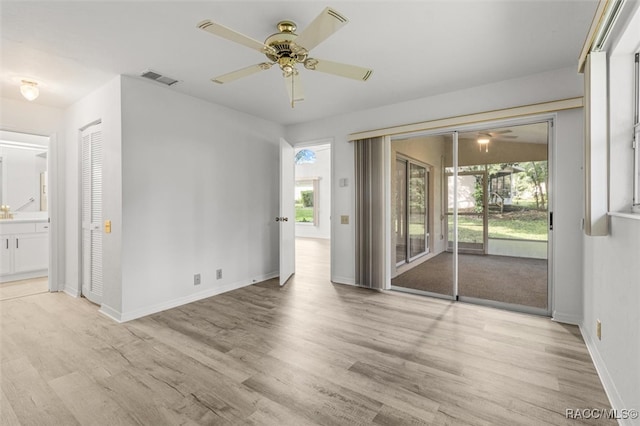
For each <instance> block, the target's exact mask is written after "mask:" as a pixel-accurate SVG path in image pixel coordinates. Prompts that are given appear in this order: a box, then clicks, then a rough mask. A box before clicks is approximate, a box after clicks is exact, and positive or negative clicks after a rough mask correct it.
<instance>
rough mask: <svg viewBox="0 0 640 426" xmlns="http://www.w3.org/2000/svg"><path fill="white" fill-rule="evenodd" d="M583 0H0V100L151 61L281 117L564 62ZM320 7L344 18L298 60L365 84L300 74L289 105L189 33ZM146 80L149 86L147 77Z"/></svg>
mask: <svg viewBox="0 0 640 426" xmlns="http://www.w3.org/2000/svg"><path fill="white" fill-rule="evenodd" d="M596 5H597V0H571V1H559V0H533V1H525V0H470V1H457V0H447V1H410V2H401V1H373V2H372V1H352V2H345V1H332V2H330V3H327V2H312V1H295V2H294V1H286V2H272V1H256V2H246V1H234V2H219V1H207V2H204V1H196V2H187V1H149V0H146V1H137V2H133V1H121V2H102V1H71V2H65V1H46V2H33V1H24V0H22V1H5V0H2V1H1V9H0V13H1V17H0V19H1V20H0V31H1V35H2V45H1V48H2V57H1V61H2V62H1V66H2V68H1V71H0V80H1V86H0V88H1V90H2V96H3V97H7V98H16V99H19V98H20V93H19V89H18V83H19V80H20V78H23V77H30V78H33V79H35V80H37V81H39V82H40V88H41V90H40V93H41V95H40V97H39V98H38V99H37V100H36V101H34V102H35V103H38V104H42V105H47V106H53V107H67V106H68V105H70V104H72V103H73V102H75V101H77V100H79V99H80V98H82V97H83V96H85V95H86V94H88V93H90V92H91V91H92V90H94V89H95V88H97V87H99V86H100V85H102V84H104V83H106V82H107V81H108V80H110V79H111V78H113V77H114V76H116V75H118V74H125V75H131V76H137V75H139V74H140V73H141V72H142V71H144V70H147V69H152V70H154V71H157V72H160V73H163V74H166V75H168V76H170V77H173V78H176V79H178V80H180V83H178V84H177V85H175V86H172V87H170V88H166V90H175V91H178V92H182V93H186V94H189V95H193V96H196V97H199V98H202V99H205V100H208V101H211V102H215V103H218V104H221V105H225V106H227V107H230V108H233V109H236V110H239V111H244V112H247V113H249V114H253V115H255V116H259V117H263V118H265V119H268V120H271V121H274V122H278V123H281V124H284V125H288V124H293V123H300V122H305V121H309V120H314V119H318V118H322V117H328V116H334V115H339V114H343V113H345V112H349V111H356V110H362V109H367V108H372V107H377V106H382V105H388V104H393V103H398V102H402V101H406V100H410V99H416V98H421V97H426V96H430V95H434V94H438V93H445V92H450V91H454V90H459V89H463V88H467V87H473V86H478V85H483V84H488V83H492V82H496V81H500V80H505V79H512V78H517V77H521V76H525V75H530V74H535V73H539V72H544V71H548V70H554V69H559V68H564V67H571V66H575V67H576V68H577V57H578V55H579V53H580V49H581V47H582V44H583V42H584V39H585V37H586V34H587V31H588V29H589V25H590V24H591V19H592V17H593V14H594V12H595V8H596ZM326 6H331V7H333V8H334V9H336V10H338V11H339V12H341V13H342V14H343V15H345V16H346V17H347V18H349V20H350V22H349V24H347V25H346V26H345V27H344V28H342V29H341V30H340V31H338V32H337V33H335V34H334V35H333V36H332V37H331V38H329V39H328V40H326V41H325V42H324V43H322V44H321V45H319V46H318V47H316V48H315V49H313V51H312V56H313V57H317V58H321V59H328V60H332V61H338V62H345V63H350V64H354V65H360V66H365V67H370V68H373V70H374V73H373V75H372V77H371V78H370V79H369V80H368V81H367V82H360V81H355V80H350V79H344V78H340V77H336V76H332V75H327V74H323V73H319V72H313V71H309V70H306V69H301V70H300V74H301V77H302V81H303V84H304V92H305V101H303V102H301V103H298V104H296V107H295V109H293V110H292V109H291V107H290V105H289V103H288V97H287V94H286V91H285V88H284V83H283V81H282V77H281V73H280V71H279V70H278V69H277V67H274V68H272V69H270V70H268V71H264V72H261V73H259V74H255V75H252V76H250V77H247V78H244V79H241V80H238V81H235V82H232V83H228V84H225V85H218V84H214V83H212V82H211V81H210V79H211V78H212V77H215V76H218V75H220V74H224V73H227V72H230V71H233V70H236V69H239V68H242V67H245V66H249V65H253V64H256V63H259V62H263V61H264V60H265V57H264V56H263V55H261V54H260V53H258V52H256V51H254V50H251V49H248V48H246V47H243V46H241V45H236V44H234V43H232V42H229V41H227V40H224V39H220V38H218V37H216V36H213V35H211V34H209V33H206V32H205V31H202V30H200V29H198V28H196V24H197V23H198V22H200V21H201V20H203V19H211V20H213V21H216V22H218V23H221V24H223V25H225V26H228V27H230V28H232V29H234V30H236V31H239V32H241V33H244V34H246V35H248V36H250V37H252V38H255V39H258V40H260V41H262V40H264V39H265V38H266V37H267V36H269V35H270V34H272V33H274V32H276V29H275V25H276V24H277V22H278V21H280V20H283V19H291V20H293V21H295V22H296V23H297V24H298V33H299V32H300V30H301V29H304V28H305V27H306V25H307V24H309V23H310V22H311V21H312V20H313V18H315V16H316V15H318V14H319V13H320V12H321V11H322V10H323V9H324V7H326ZM150 84H157V83H150Z"/></svg>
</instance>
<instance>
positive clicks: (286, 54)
mask: <svg viewBox="0 0 640 426" xmlns="http://www.w3.org/2000/svg"><path fill="white" fill-rule="evenodd" d="M278 30H280V32H279V33H275V34H272V35H270V36H269V37H267V39H266V40H265V41H264V44H266V45H267V46H270V47H272V48H273V49H274V50H275V53H266V54H265V55H266V56H267V58H269V60H271V61H273V62H276V63H277V64H278V65H280V69H281V70H282V72H283V73H284V75H285V77H287V76H289V75H291V74H292V73H296V72H297V70H296V68H295V66H296V64H298V63H304V61H305V60H306V59H307V52H306V51H304V50H302V51H300V50H296V52H294V50H293V48H292V46H291V43H292V42H293V41H294V40H295V39H296V38H297V37H298V35H297V34H295V33H294V31H295V30H296V24H295V23H294V22H292V21H280V22H279V23H278Z"/></svg>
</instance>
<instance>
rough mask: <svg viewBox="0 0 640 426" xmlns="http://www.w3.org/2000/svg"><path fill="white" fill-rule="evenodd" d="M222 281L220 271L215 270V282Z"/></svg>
mask: <svg viewBox="0 0 640 426" xmlns="http://www.w3.org/2000/svg"><path fill="white" fill-rule="evenodd" d="M220 279H222V269H218V270H216V280H220Z"/></svg>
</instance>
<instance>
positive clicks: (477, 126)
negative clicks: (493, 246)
mask: <svg viewBox="0 0 640 426" xmlns="http://www.w3.org/2000/svg"><path fill="white" fill-rule="evenodd" d="M557 119H558V114H557V112H551V113H543V114H537V115H530V116H523V117H517V118H506V119H497V120H491V121H482V122H477V123H471V124H464V125H457V126H451V127H444V128H439V129H434V130H425V131H419V132H414V133H399V134H393V135H390V137H388V138H386V142H385V143H387V144H389V145H388V146H387V147H386V149H387V150H389V149H390V143H391V141H393V140H394V139H407V138H413V137H419V136H441V135H454V144H453V145H454V147H453V150H454V152H453V166H454V167H453V169H454V174H453V176H454V193H457V179H456V177H457V175H458V167H457V164H458V137H457V136H458V134H459V133H463V132H473V131H482V130H486V129H489V128H496V127H510V126H518V125H526V124H536V123H542V122H546V123H548V128H547V162H548V173H549V181H548V186H547V224H548V228H547V236H548V238H547V309H542V308H533V307H529V306H524V305H514V304H508V303H503V302H497V301H492V300H486V299H476V298H470V297H459V296H458V244H457V243H458V239H457V238H454V245H453V249H454V253H453V254H454V256H453V263H454V271H453V277H454V279H453V281H454V282H453V287H454V289H453V290H454V292H453V294H454V296H453V299H454V300H459V301H462V302H469V303H474V304H478V305H485V306H490V307H495V308H501V309H508V310H511V311H514V312H523V313H529V314H534V315H541V316H548V317H551V316H552V314H553V312H554V297H553V295H554V289H555V283H554V280H553V277H554V239H553V228H552V227H551V226H550V224H551V221H550V219H551V217H552V215H553V208H554V205H555V190H554V188H555V167H556V165H555V140H556V136H555V133H556V124H555V123H556V122H557ZM391 161H395V158H394V159H391V158H389V156H387V161H386V164H385V169H386V170H385V180H386V182H387V187H386V190H387V194H386V200H387V201H386V203H387V207H386V214H385V223H386V225H387V226H388V227H389V228H391V212H390V210H391V205H390V199H391V189H390V182H391V173H390V168H391V167H390V165H391ZM485 192H486V191H485ZM486 195H487V194H486V193H485V197H486ZM457 210H458V209H457V203H454V213H453V218H454V232H455V233H456V234H457V228H458V223H457V219H458V211H457ZM485 210H486V209H485ZM387 246H388V247H387V250H386V258H385V262H386V264H387V265H390V264H391V263H390V262H395V259H392V258H391V239H388V242H387ZM385 288H386V289H391V278H390V276H387V277H386V280H385ZM396 288H397V287H394V289H396ZM402 291H404V290H402ZM407 292H409V293H416V294H423V295H427V296H432V297H438V298H444V299H449V300H451V299H452V297H450V296H448V295H440V294H437V293H431V292H423V291H418V290H415V291H411V290H409V291H407Z"/></svg>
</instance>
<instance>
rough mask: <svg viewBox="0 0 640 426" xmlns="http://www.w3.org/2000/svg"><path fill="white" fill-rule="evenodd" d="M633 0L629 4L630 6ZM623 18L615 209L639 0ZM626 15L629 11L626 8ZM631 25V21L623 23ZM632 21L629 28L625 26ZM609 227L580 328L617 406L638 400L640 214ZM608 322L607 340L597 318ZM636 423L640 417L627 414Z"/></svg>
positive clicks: (613, 65) (594, 251) (587, 275)
mask: <svg viewBox="0 0 640 426" xmlns="http://www.w3.org/2000/svg"><path fill="white" fill-rule="evenodd" d="M630 5H631V3H628V4H627V6H630ZM634 7H635V12H634V13H628V14H627V15H626V16H627V17H628V20H627V21H624V20H621V22H620V23H619V24H620V25H622V29H620V28H618V29H617V30H618V31H617V32H618V33H619V34H621V35H620V36H619V37H618V38H617V39H616V40H614V41H613V42H612V46H613V48H612V49H611V50H609V55H608V56H609V95H610V98H609V210H610V211H613V212H616V211H617V212H619V211H626V212H629V208H630V205H631V192H632V191H631V188H632V174H633V172H632V170H633V169H632V163H631V161H632V154H631V152H632V151H631V149H630V142H631V135H632V127H633V118H632V117H633V54H634V53H635V52H638V51H639V50H640V32H639V31H638V29H639V28H640V6H638V4H637V3H636V4H635V6H634ZM622 17H625V14H624V13H623V14H622ZM625 25H626V26H625ZM625 28H626V30H625ZM609 230H610V232H609V235H608V236H604V237H585V238H584V239H585V241H584V320H583V322H582V325H581V331H582V334H583V336H584V338H585V341H586V342H587V346H588V347H589V350H590V351H591V354H592V357H593V359H594V362H595V365H596V368H597V369H598V372H599V373H600V377H601V379H602V381H603V383H604V385H605V389H606V390H607V394H608V395H609V398H610V400H611V402H612V404H613V406H614V408H617V409H618V410H622V409H638V407H640V309H639V306H640V267H639V266H638V265H639V264H640V214H638V213H636V214H629V215H628V217H618V216H613V217H610V229H609ZM597 320H600V321H601V322H602V340H598V338H597V337H596V321H597ZM620 423H621V424H624V425H632V424H633V425H638V424H640V420H639V419H635V420H629V419H627V420H622V421H621V422H620Z"/></svg>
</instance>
